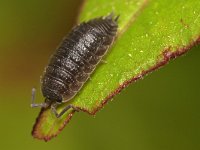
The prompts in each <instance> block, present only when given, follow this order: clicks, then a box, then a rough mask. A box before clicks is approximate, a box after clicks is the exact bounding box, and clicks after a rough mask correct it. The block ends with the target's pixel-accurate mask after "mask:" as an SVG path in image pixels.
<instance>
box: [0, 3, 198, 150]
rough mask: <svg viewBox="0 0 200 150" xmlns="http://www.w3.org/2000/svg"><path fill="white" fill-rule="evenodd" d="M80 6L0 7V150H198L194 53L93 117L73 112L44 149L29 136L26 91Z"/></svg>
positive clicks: (134, 86)
mask: <svg viewBox="0 0 200 150" xmlns="http://www.w3.org/2000/svg"><path fill="white" fill-rule="evenodd" d="M81 3H82V1H81V0H79V1H72V0H60V1H47V0H43V1H33V0H30V1H25V0H20V1H14V0H12V1H10V0H7V1H5V0H3V1H0V119H1V120H0V146H1V149H8V150H11V149H29V150H44V149H48V150H55V149H60V150H62V149H63V150H64V149H72V150H78V149H81V150H90V149H96V150H101V149H116V150H118V149H137V150H177V149H181V150H189V149H190V150H197V149H200V142H199V139H200V109H199V108H200V101H199V100H200V86H199V83H200V78H199V77H200V69H199V65H200V61H199V57H200V47H195V48H193V49H192V50H191V51H189V52H188V53H187V54H186V55H184V56H183V57H180V58H177V59H176V60H174V61H171V62H170V63H169V64H168V65H167V66H165V67H164V68H162V69H159V70H158V71H155V72H154V73H152V74H150V75H148V76H147V77H145V78H144V79H143V80H140V81H138V82H137V83H134V84H132V85H130V86H129V87H128V88H126V89H125V90H124V91H123V92H122V93H121V94H119V95H117V96H116V97H115V98H114V101H112V102H109V103H108V104H107V105H106V106H105V108H104V109H103V110H101V111H100V112H98V113H97V115H96V117H93V116H89V115H88V114H86V113H77V114H75V115H74V117H73V118H72V120H71V122H70V123H69V124H68V125H67V126H66V127H65V129H64V130H63V131H62V132H61V134H59V135H58V137H56V138H54V139H52V140H51V141H50V142H48V143H45V142H43V141H39V140H36V139H33V137H32V136H31V130H32V126H33V123H34V122H35V119H36V117H37V115H38V112H39V109H31V108H30V107H29V105H30V95H31V88H32V87H33V86H34V87H36V88H37V89H38V93H37V101H43V98H42V96H41V93H40V92H39V89H40V83H39V79H40V75H41V74H42V72H43V69H44V66H45V65H46V64H47V62H48V59H49V56H50V55H51V54H52V52H54V50H55V48H56V46H57V45H58V44H59V42H60V41H61V39H62V37H63V36H64V35H65V34H66V33H67V32H68V31H69V29H70V28H71V27H72V25H73V24H74V23H75V20H76V17H77V14H78V12H79V9H80V6H81Z"/></svg>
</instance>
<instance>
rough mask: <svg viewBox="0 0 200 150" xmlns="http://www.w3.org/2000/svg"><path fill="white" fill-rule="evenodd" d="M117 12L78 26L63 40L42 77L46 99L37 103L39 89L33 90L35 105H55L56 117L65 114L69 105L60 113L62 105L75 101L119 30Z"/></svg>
mask: <svg viewBox="0 0 200 150" xmlns="http://www.w3.org/2000/svg"><path fill="white" fill-rule="evenodd" d="M118 18H119V16H117V17H114V15H113V13H111V14H110V15H108V16H106V17H99V18H95V19H92V20H89V21H88V22H83V23H81V24H79V25H77V26H75V27H74V28H73V29H72V30H71V32H70V33H69V34H68V35H67V36H66V37H65V38H64V39H63V41H62V42H61V44H60V45H59V47H58V48H57V50H56V52H55V53H54V54H53V55H52V56H51V58H50V61H49V64H48V66H47V67H46V68H45V71H44V74H43V77H42V78H41V84H42V85H41V90H42V94H43V96H44V97H45V102H44V103H41V104H35V103H34V97H35V89H33V90H32V104H31V107H42V108H47V107H49V106H51V109H52V112H53V113H54V114H55V116H56V117H58V118H59V117H60V116H62V115H63V114H64V113H65V112H66V111H67V110H68V109H69V108H73V109H75V110H77V111H78V109H77V108H76V107H74V106H73V105H71V104H69V105H68V106H66V107H65V108H64V109H63V110H62V111H61V112H60V113H58V112H57V110H56V108H57V106H58V105H60V104H62V103H65V102H68V101H69V100H71V99H72V98H73V97H74V96H75V95H76V94H77V92H78V91H79V90H80V89H81V87H82V86H83V84H84V83H85V82H86V81H87V79H88V78H89V76H90V75H91V73H92V72H93V71H94V70H95V68H96V66H97V64H98V63H99V62H100V61H101V59H102V57H103V56H104V55H105V54H106V52H107V50H108V48H109V47H110V46H111V45H112V42H113V40H114V38H115V36H116V33H117V28H118V24H117V20H118Z"/></svg>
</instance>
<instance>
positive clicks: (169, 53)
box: [82, 36, 200, 115]
mask: <svg viewBox="0 0 200 150" xmlns="http://www.w3.org/2000/svg"><path fill="white" fill-rule="evenodd" d="M198 44H200V36H199V37H198V38H197V39H196V40H194V41H192V42H190V44H189V45H188V46H184V47H182V48H177V51H175V52H172V51H171V47H170V46H169V47H168V48H166V49H164V50H163V52H162V54H161V55H162V56H163V58H162V59H161V60H159V61H158V62H157V63H156V65H155V66H152V67H151V68H150V69H149V70H144V71H142V73H141V74H139V75H137V76H135V77H133V78H132V79H130V80H127V81H125V82H124V83H123V84H121V85H119V87H118V88H117V89H116V90H115V91H113V92H111V94H110V95H108V96H107V97H106V98H105V99H104V100H103V101H102V102H101V104H100V106H99V105H98V106H97V108H96V109H95V110H94V111H92V112H89V111H88V110H86V109H82V110H83V111H84V112H87V113H89V114H91V115H95V114H96V112H97V111H99V110H100V109H101V108H102V107H103V106H104V105H105V104H106V103H107V102H108V101H109V100H110V99H112V98H113V97H114V96H115V95H117V94H119V93H120V92H121V91H122V90H123V89H124V88H125V87H127V86H128V85H129V84H130V83H133V82H135V81H137V80H138V79H141V78H142V77H144V76H145V75H147V74H149V73H151V72H153V71H154V70H157V69H159V68H160V67H162V66H164V65H166V64H167V63H168V62H169V61H170V60H172V59H174V58H176V57H178V56H181V55H183V54H185V53H186V52H187V51H188V50H190V49H191V48H192V47H193V46H195V45H198Z"/></svg>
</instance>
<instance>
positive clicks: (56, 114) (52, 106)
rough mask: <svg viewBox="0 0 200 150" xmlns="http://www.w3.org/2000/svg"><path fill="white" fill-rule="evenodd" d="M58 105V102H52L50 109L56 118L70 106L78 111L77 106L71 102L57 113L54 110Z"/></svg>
mask: <svg viewBox="0 0 200 150" xmlns="http://www.w3.org/2000/svg"><path fill="white" fill-rule="evenodd" d="M58 105H59V104H58V103H54V104H52V105H51V110H52V112H53V113H54V114H55V116H56V117H57V118H60V117H61V116H62V115H63V114H64V113H65V112H66V111H67V110H69V109H70V108H73V109H74V110H76V111H79V108H77V107H75V106H73V105H72V104H69V105H67V106H66V107H65V108H64V109H63V110H62V111H61V112H60V113H58V112H57V110H56V108H57V106H58Z"/></svg>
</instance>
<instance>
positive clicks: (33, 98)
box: [31, 88, 49, 108]
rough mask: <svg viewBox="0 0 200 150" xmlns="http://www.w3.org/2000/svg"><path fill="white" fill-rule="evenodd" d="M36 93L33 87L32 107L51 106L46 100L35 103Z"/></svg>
mask: <svg viewBox="0 0 200 150" xmlns="http://www.w3.org/2000/svg"><path fill="white" fill-rule="evenodd" d="M35 93H36V89H35V88H32V91H31V107H32V108H33V107H42V108H47V107H48V106H49V104H48V103H46V102H44V103H40V104H35Z"/></svg>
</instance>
